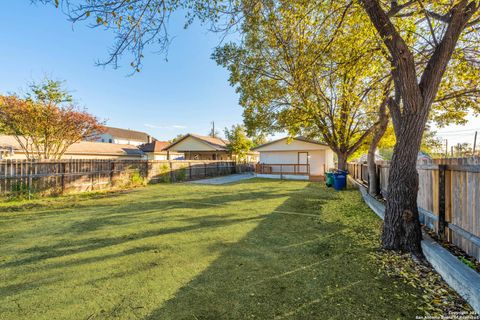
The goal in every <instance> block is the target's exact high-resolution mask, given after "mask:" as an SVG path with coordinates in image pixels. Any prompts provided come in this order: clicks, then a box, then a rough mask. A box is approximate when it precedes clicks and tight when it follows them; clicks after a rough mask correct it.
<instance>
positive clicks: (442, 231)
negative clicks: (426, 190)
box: [438, 164, 447, 240]
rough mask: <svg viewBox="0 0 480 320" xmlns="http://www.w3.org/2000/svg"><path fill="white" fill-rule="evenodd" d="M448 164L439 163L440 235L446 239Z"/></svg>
mask: <svg viewBox="0 0 480 320" xmlns="http://www.w3.org/2000/svg"><path fill="white" fill-rule="evenodd" d="M446 168H447V166H446V165H443V164H440V165H438V236H439V238H440V239H442V240H443V239H445V226H446V221H445V170H446Z"/></svg>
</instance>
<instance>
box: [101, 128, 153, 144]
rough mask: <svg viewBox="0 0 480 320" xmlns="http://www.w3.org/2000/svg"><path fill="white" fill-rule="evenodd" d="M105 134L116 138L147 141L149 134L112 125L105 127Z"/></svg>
mask: <svg viewBox="0 0 480 320" xmlns="http://www.w3.org/2000/svg"><path fill="white" fill-rule="evenodd" d="M104 133H106V134H110V135H112V136H114V137H116V138H120V139H126V140H135V141H149V137H150V135H149V134H147V133H145V132H142V131H135V130H129V129H122V128H114V127H105V132H104Z"/></svg>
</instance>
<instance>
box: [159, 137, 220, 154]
mask: <svg viewBox="0 0 480 320" xmlns="http://www.w3.org/2000/svg"><path fill="white" fill-rule="evenodd" d="M189 137H190V138H193V139H195V140H198V141H200V142H202V143H205V144H206V145H208V146H210V147H212V148H214V149H215V150H217V151H228V149H227V145H228V141H227V140H223V139H220V138H214V137H210V136H201V135H198V134H192V133H189V134H187V135H185V136H184V137H183V138H181V139H180V140H178V141H175V142H174V143H172V144H171V145H169V146H168V147H166V148H165V150H169V149H171V148H172V147H173V146H175V145H177V144H179V143H180V142H182V141H184V140H185V139H187V138H189Z"/></svg>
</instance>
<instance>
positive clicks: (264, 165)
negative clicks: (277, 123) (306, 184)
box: [253, 137, 335, 180]
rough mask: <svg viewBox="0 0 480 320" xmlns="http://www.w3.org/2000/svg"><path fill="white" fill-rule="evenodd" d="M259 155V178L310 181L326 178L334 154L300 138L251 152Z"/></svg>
mask: <svg viewBox="0 0 480 320" xmlns="http://www.w3.org/2000/svg"><path fill="white" fill-rule="evenodd" d="M253 150H255V151H258V152H260V162H259V164H257V166H256V170H255V171H256V173H257V176H258V177H265V178H281V179H298V180H309V179H312V180H314V179H318V178H323V177H324V176H325V172H326V171H327V170H328V169H330V168H333V167H334V166H335V161H334V153H333V151H332V149H330V147H328V146H327V145H326V144H324V143H321V142H317V141H314V140H310V139H306V138H303V137H296V138H292V139H291V140H290V141H289V139H288V138H282V139H279V140H275V141H271V142H268V143H266V144H263V145H260V146H258V147H255V148H253Z"/></svg>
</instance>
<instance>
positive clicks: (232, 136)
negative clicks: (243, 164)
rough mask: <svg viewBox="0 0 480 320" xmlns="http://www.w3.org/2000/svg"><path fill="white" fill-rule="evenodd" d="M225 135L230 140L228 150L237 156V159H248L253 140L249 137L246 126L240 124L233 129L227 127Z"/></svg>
mask: <svg viewBox="0 0 480 320" xmlns="http://www.w3.org/2000/svg"><path fill="white" fill-rule="evenodd" d="M225 137H226V138H227V140H228V150H229V151H230V152H231V153H232V154H233V155H235V156H236V158H237V159H236V160H241V161H243V160H246V158H247V154H248V153H249V152H250V149H251V148H252V147H253V142H252V140H250V139H249V138H248V137H247V134H246V130H245V128H244V127H243V126H242V125H238V124H237V125H233V126H232V128H231V129H228V128H225Z"/></svg>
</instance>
